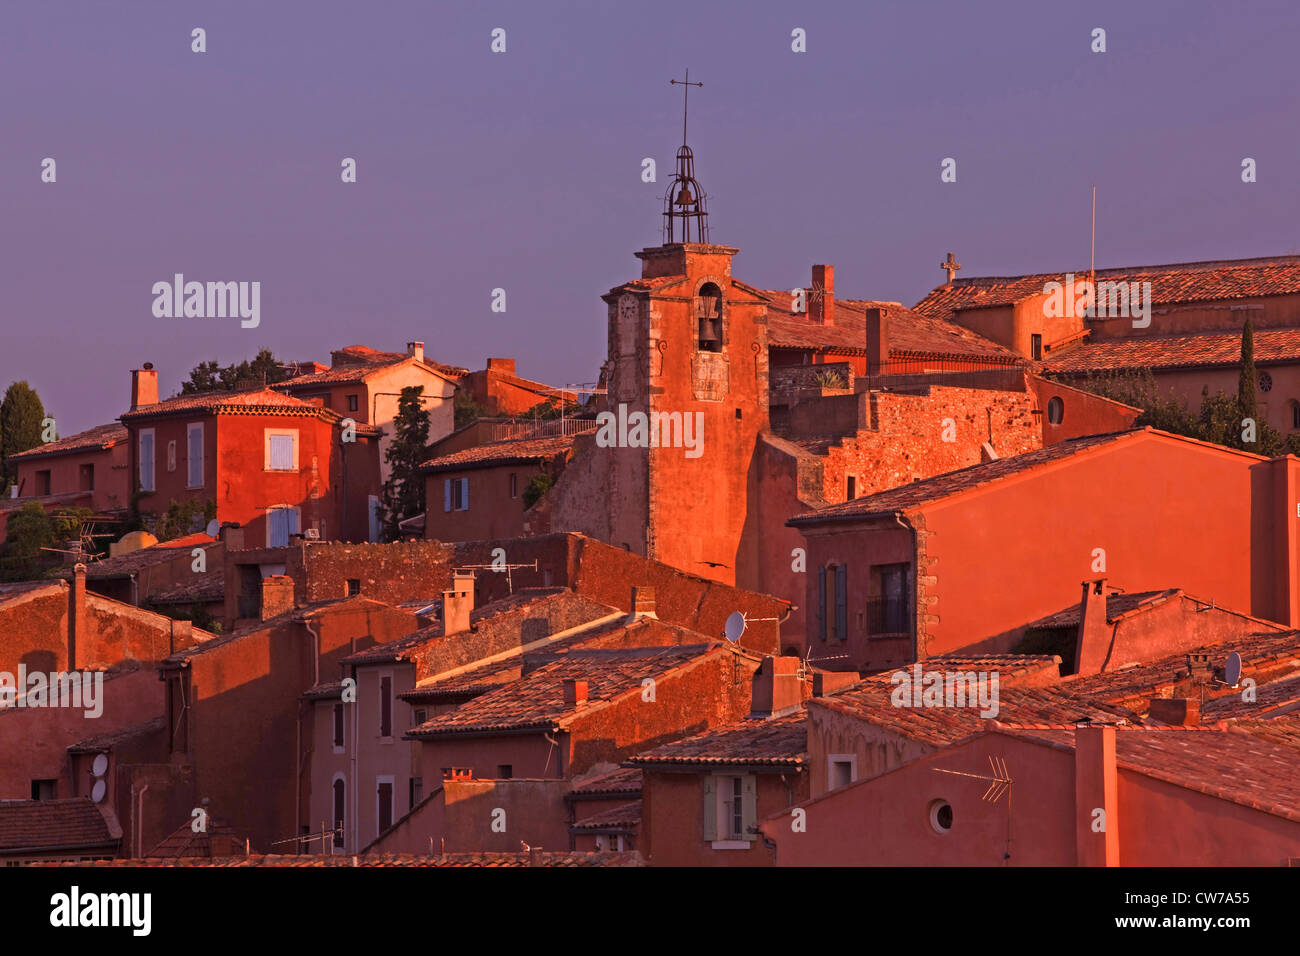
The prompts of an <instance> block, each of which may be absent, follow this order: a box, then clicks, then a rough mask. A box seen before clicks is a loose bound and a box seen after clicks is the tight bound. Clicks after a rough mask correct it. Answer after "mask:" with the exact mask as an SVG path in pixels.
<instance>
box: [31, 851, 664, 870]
mask: <svg viewBox="0 0 1300 956" xmlns="http://www.w3.org/2000/svg"><path fill="white" fill-rule="evenodd" d="M35 865H36V866H95V867H102V866H204V867H207V866H218V867H243V866H292V867H316V866H399V867H407V866H475V867H476V866H488V867H503V866H565V867H571V866H574V867H576V866H582V867H585V866H644V865H645V863H644V862H643V860H642V858H641V856H640V854H638V853H600V852H594V853H582V852H578V851H568V852H559V851H556V852H546V851H542V852H539V853H537V854H535V855H534V854H530V853H527V852H524V853H445V854H443V855H441V856H418V855H416V854H414V853H367V854H365V855H364V856H348V855H346V854H343V853H335V854H325V855H321V854H314V855H311V854H306V853H276V854H262V853H254V854H252V855H251V856H223V857H212V858H209V857H144V858H139V857H137V858H135V859H120V860H94V861H87V862H83V863H65V862H56V863H36V864H35Z"/></svg>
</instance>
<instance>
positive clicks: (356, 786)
mask: <svg viewBox="0 0 1300 956" xmlns="http://www.w3.org/2000/svg"><path fill="white" fill-rule="evenodd" d="M350 676H351V677H352V679H353V680H354V681H355V680H356V679H357V669H356V667H355V666H353V667H352V673H351V675H350ZM360 733H361V699H360V697H359V696H358V698H357V699H356V700H354V701H353V702H352V757H351V759H350V760H349V763H351V764H352V773H351V774H350V776H351V778H352V803H351V805H350V806H349V807H348V815H349V816H351V817H352V833H351V834H344V841H345V842H346V841H347V840H352V841H353V843H352V847H353V848H355V847H356V846H357V843H358V842H359V839H358V838H359V837H360V835H361V834H360V833H359V832H358V831H359V830H360V828H361V815H360V807H358V806H357V801H358V800H359V799H360V797H359V796H358V794H359V793H360V789H361V785H360V783H359V782H358V781H357V751H358V750H359V749H360V746H359V745H360V740H359V739H358V735H359V734H360Z"/></svg>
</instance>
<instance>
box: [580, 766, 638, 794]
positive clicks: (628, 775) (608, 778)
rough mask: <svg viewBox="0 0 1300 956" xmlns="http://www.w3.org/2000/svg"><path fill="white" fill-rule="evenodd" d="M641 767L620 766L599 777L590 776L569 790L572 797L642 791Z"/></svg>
mask: <svg viewBox="0 0 1300 956" xmlns="http://www.w3.org/2000/svg"><path fill="white" fill-rule="evenodd" d="M640 792H641V768H640V767H619V768H618V769H617V770H611V771H610V772H609V773H603V774H601V775H600V776H599V777H589V778H588V779H586V780H584V781H583V782H582V783H580V784H578V785H577V786H576V787H574V788H573V789H572V790H570V791H569V796H570V797H589V796H601V795H605V794H614V793H640Z"/></svg>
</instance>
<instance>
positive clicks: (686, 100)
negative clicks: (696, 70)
mask: <svg viewBox="0 0 1300 956" xmlns="http://www.w3.org/2000/svg"><path fill="white" fill-rule="evenodd" d="M668 83H669V85H671V86H684V87H686V88H685V89H684V90H682V145H683V146H685V145H686V108H687V106H689V104H690V98H691V87H692V86H703V85H704V84H703V83H692V82H691V71H690V70H689V69H688V70H687V71H686V79H684V80H669V81H668Z"/></svg>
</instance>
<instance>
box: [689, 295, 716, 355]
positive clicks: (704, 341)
mask: <svg viewBox="0 0 1300 956" xmlns="http://www.w3.org/2000/svg"><path fill="white" fill-rule="evenodd" d="M695 318H696V319H697V321H698V323H699V341H698V345H697V347H698V349H699V351H701V352H721V351H722V290H721V289H719V288H718V287H717V286H716V285H714V284H713V283H712V282H706V283H705V284H704V285H702V286H701V287H700V293H699V295H697V296H696V297H695Z"/></svg>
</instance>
